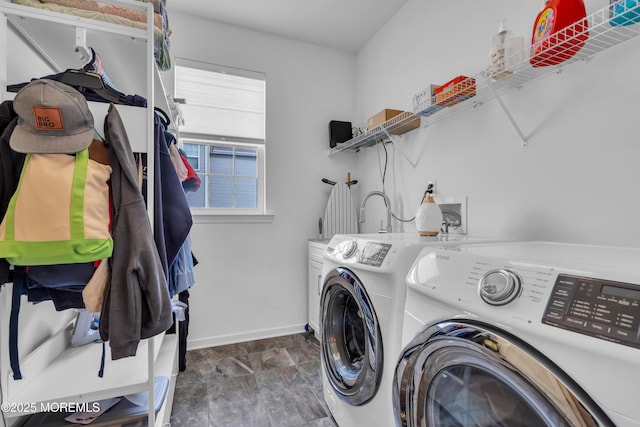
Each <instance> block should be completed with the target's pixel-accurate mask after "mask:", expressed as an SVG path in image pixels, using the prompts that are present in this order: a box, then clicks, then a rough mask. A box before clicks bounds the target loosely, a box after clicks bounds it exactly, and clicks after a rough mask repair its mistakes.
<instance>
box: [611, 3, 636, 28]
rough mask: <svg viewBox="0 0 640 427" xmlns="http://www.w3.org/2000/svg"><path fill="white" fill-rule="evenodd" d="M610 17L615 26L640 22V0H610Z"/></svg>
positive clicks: (612, 24)
mask: <svg viewBox="0 0 640 427" xmlns="http://www.w3.org/2000/svg"><path fill="white" fill-rule="evenodd" d="M609 18H610V20H609V23H610V24H611V26H613V27H617V26H622V25H631V24H635V23H636V22H640V0H609Z"/></svg>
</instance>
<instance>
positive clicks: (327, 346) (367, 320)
mask: <svg viewBox="0 0 640 427" xmlns="http://www.w3.org/2000/svg"><path fill="white" fill-rule="evenodd" d="M320 309H321V325H322V331H321V332H322V333H321V336H322V364H323V368H324V371H325V373H326V376H327V378H328V380H329V383H330V384H331V387H332V389H333V390H334V391H335V392H336V394H337V395H338V397H339V398H340V399H341V400H342V401H344V402H346V403H348V404H350V405H362V404H364V403H367V402H368V401H369V400H371V399H372V398H373V397H374V396H375V394H376V392H377V391H378V387H379V385H380V380H381V378H382V364H383V361H382V336H381V333H380V327H379V325H378V318H377V316H376V312H375V310H374V307H373V305H372V304H371V300H370V299H369V296H368V295H367V292H366V290H365V287H364V286H363V284H362V283H361V282H360V280H359V279H358V277H356V275H355V274H354V273H353V272H351V271H349V270H348V269H346V268H341V267H338V268H336V269H335V270H333V271H332V272H330V273H329V274H328V275H327V276H326V278H325V281H324V286H323V290H322V298H321V302H320Z"/></svg>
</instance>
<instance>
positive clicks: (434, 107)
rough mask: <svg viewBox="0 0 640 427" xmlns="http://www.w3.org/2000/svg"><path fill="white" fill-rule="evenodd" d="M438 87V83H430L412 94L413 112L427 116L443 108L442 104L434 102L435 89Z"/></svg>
mask: <svg viewBox="0 0 640 427" xmlns="http://www.w3.org/2000/svg"><path fill="white" fill-rule="evenodd" d="M439 87H440V85H433V84H432V85H430V86H429V87H428V88H426V89H424V90H422V91H420V92H418V93H417V94H415V95H414V96H413V113H414V114H416V115H418V116H422V117H428V116H430V115H432V114H433V113H436V112H438V111H440V110H442V109H443V108H444V107H443V106H441V105H438V104H436V89H437V88H439Z"/></svg>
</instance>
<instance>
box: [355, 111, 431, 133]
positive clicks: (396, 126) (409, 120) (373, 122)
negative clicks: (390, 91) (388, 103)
mask: <svg viewBox="0 0 640 427" xmlns="http://www.w3.org/2000/svg"><path fill="white" fill-rule="evenodd" d="M400 115H402V117H398V116H400ZM394 118H397V120H393V119H394ZM388 121H390V122H389V123H387V124H386V125H385V129H387V132H389V133H390V134H391V135H401V134H403V133H405V132H409V131H410V130H413V129H417V128H419V127H420V117H418V116H415V115H413V113H410V112H408V111H402V110H390V109H385V110H382V111H380V112H378V113H376V114H375V115H373V116H371V117H370V118H369V121H368V123H367V130H371V129H374V128H377V127H378V126H380V125H382V124H384V123H385V122H388Z"/></svg>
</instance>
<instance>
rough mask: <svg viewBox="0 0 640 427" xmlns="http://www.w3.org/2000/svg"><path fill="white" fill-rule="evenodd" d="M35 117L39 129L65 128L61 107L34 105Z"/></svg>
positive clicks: (35, 123)
mask: <svg viewBox="0 0 640 427" xmlns="http://www.w3.org/2000/svg"><path fill="white" fill-rule="evenodd" d="M33 119H34V125H35V127H36V129H38V130H64V123H63V122H62V113H61V112H60V108H57V107H36V106H34V107H33Z"/></svg>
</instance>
